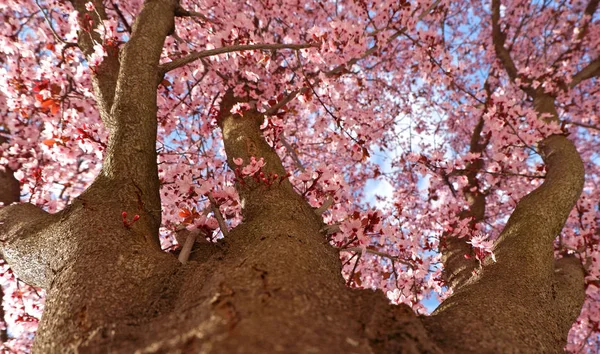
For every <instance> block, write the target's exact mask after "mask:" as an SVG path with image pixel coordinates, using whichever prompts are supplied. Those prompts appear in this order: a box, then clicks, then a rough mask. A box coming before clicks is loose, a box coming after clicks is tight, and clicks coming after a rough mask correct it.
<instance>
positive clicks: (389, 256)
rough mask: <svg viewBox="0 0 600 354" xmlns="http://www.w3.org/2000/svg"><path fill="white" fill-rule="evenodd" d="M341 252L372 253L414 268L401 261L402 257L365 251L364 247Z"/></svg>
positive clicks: (369, 250) (371, 250) (349, 248)
mask: <svg viewBox="0 0 600 354" xmlns="http://www.w3.org/2000/svg"><path fill="white" fill-rule="evenodd" d="M340 251H343V252H356V253H360V254H361V255H362V254H363V253H370V254H374V255H376V256H379V257H383V258H387V259H389V260H392V261H395V262H398V263H401V264H404V265H405V266H408V267H411V268H412V267H413V265H412V264H410V263H409V262H407V261H404V260H402V259H400V257H398V256H392V255H390V254H387V253H384V252H379V251H376V250H373V249H370V248H364V249H363V248H362V247H346V248H341V249H340Z"/></svg>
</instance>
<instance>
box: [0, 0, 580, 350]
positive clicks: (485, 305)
mask: <svg viewBox="0 0 600 354" xmlns="http://www.w3.org/2000/svg"><path fill="white" fill-rule="evenodd" d="M81 4H82V3H81V2H77V1H76V7H77V6H81ZM100 5H101V3H99V2H98V4H97V7H99V6H100ZM176 9H177V5H176V2H174V1H169V0H153V1H146V2H145V4H144V8H143V10H142V12H141V13H140V14H139V16H138V17H137V20H136V23H135V25H134V27H133V33H132V35H131V39H130V41H129V42H128V43H127V45H126V46H125V48H124V49H123V50H122V51H123V52H122V53H121V55H120V56H118V58H119V59H118V60H112V59H111V60H107V61H106V62H105V63H103V64H102V65H103V67H101V68H99V70H98V74H97V77H96V78H95V79H96V80H99V81H98V82H97V83H96V84H95V90H96V93H97V97H98V99H99V100H101V102H100V103H99V106H100V107H101V112H102V119H103V121H104V122H105V124H106V125H107V126H109V127H110V129H111V135H110V141H109V145H108V146H109V147H108V150H107V156H106V158H105V161H104V165H103V169H102V172H101V174H100V175H99V176H98V178H97V179H96V180H95V181H94V183H93V184H92V185H91V186H90V187H89V188H88V189H87V190H86V191H85V192H84V193H83V194H82V195H81V196H79V197H78V198H76V199H75V200H74V201H73V202H72V203H71V204H70V205H69V206H68V207H67V208H66V209H65V210H63V211H61V212H59V213H56V214H53V215H50V214H48V213H46V212H44V211H42V210H40V209H39V208H37V207H34V206H32V205H30V204H20V205H12V206H8V207H4V208H2V209H0V221H1V222H2V223H1V224H0V234H1V235H2V237H3V238H2V239H3V241H4V242H3V244H2V254H3V256H4V258H5V259H6V260H7V261H8V262H9V263H10V265H11V267H12V268H13V269H14V271H15V273H16V274H18V276H19V277H20V278H22V279H23V280H24V281H26V282H28V283H30V284H33V285H36V286H41V287H43V288H45V289H46V290H47V302H46V308H45V312H44V315H43V318H42V320H41V323H40V326H39V330H38V333H37V335H36V338H35V342H34V352H36V353H66V352H86V353H87V352H92V353H95V352H98V353H105V352H113V353H132V352H137V353H164V352H169V353H190V352H199V353H200V352H201V353H276V352H284V353H441V352H470V353H480V352H507V353H508V352H511V353H512V352H545V353H548V352H559V351H561V350H562V347H563V346H564V344H565V342H566V336H567V332H568V329H569V328H570V326H571V324H572V322H573V321H574V319H575V318H576V316H577V314H578V312H579V310H580V308H581V305H582V302H583V295H584V291H583V272H582V269H581V266H580V265H579V264H578V263H577V261H576V260H574V259H571V258H563V259H562V260H561V261H559V262H558V264H557V265H556V266H555V265H554V257H553V252H552V240H553V239H554V237H555V236H556V234H557V233H558V232H559V231H560V229H561V228H562V226H563V224H564V222H565V219H566V217H567V215H568V213H569V211H570V210H571V208H572V207H573V204H574V203H575V201H576V200H577V198H578V196H579V193H580V192H581V188H582V179H583V166H582V164H581V160H580V158H579V155H578V154H577V151H575V148H574V146H573V144H572V143H571V142H570V141H568V140H567V139H566V138H565V137H564V136H552V137H550V138H548V139H546V140H545V141H544V148H543V150H544V157H545V161H546V163H547V170H548V175H547V177H546V180H545V182H544V184H543V185H542V186H541V187H539V188H538V189H537V190H535V191H534V192H532V193H531V194H529V195H528V196H527V197H525V198H523V200H522V201H521V202H520V203H519V204H518V206H517V208H516V210H515V212H514V214H513V215H512V217H511V218H510V220H509V222H508V224H507V226H506V228H505V230H504V232H503V233H502V235H501V240H500V241H499V243H498V245H497V251H496V253H497V255H496V256H497V260H498V261H497V263H493V264H492V263H490V264H485V265H484V267H483V270H482V272H481V273H480V275H479V276H478V277H474V278H470V279H469V280H468V282H467V283H466V284H462V285H461V287H460V289H459V291H457V292H456V293H455V294H454V295H453V296H452V297H451V298H449V299H448V300H447V301H445V302H444V303H443V304H442V305H441V306H440V308H439V309H438V310H437V311H436V313H435V314H434V316H432V317H422V318H418V317H417V316H416V315H414V313H413V312H412V311H411V310H410V309H409V308H408V307H407V306H405V305H400V306H394V305H390V304H389V302H388V300H387V298H386V297H385V296H384V295H383V294H382V293H381V292H379V291H377V292H373V291H357V290H352V289H349V288H347V287H346V286H345V283H344V281H343V279H342V276H341V266H340V261H339V254H338V251H337V250H335V249H334V248H332V247H330V245H329V244H328V242H327V241H326V238H325V236H324V235H323V234H322V233H321V232H320V229H321V228H322V226H323V224H322V220H321V218H320V216H319V215H317V214H316V213H315V212H314V210H313V209H312V208H311V207H310V206H309V205H308V203H307V202H306V201H305V200H304V199H303V198H302V197H301V196H300V195H298V194H297V193H296V192H295V191H294V190H293V188H292V186H291V184H290V183H289V181H288V180H287V179H285V178H281V176H285V174H286V173H285V172H286V171H285V170H284V168H283V166H282V164H281V161H280V159H279V157H278V156H277V154H276V152H275V151H274V150H273V149H272V148H271V147H270V146H269V145H268V144H267V143H266V142H265V140H264V139H263V137H262V133H261V131H260V128H259V127H260V123H261V122H262V119H263V117H262V116H261V115H260V114H259V113H258V112H256V111H250V112H246V114H245V115H244V117H240V116H238V115H232V114H231V113H229V112H230V109H231V107H232V106H233V104H234V103H235V102H237V101H238V100H240V99H241V98H236V97H234V96H233V94H232V93H231V91H229V92H227V93H225V94H224V97H223V98H222V100H221V114H220V118H219V126H220V128H221V130H222V132H223V137H224V144H225V149H226V152H227V156H228V162H229V165H230V167H231V168H233V169H235V168H236V165H235V164H233V159H237V158H241V159H243V161H244V163H245V164H247V163H248V162H249V160H250V157H251V156H254V157H256V158H261V157H262V158H263V159H264V160H265V162H266V165H265V166H264V167H263V169H262V172H263V173H264V174H265V175H269V174H270V175H271V176H273V175H274V174H277V175H278V176H279V181H281V183H279V182H276V183H273V184H271V185H268V184H266V183H263V182H260V181H257V180H255V179H253V178H251V177H246V178H244V179H243V182H238V183H237V185H236V188H237V190H238V192H239V195H240V198H241V200H242V202H243V216H244V221H243V223H242V224H241V225H239V226H238V227H236V228H235V229H234V230H232V231H231V232H230V234H229V236H228V237H227V238H226V239H225V240H224V241H220V242H218V243H215V244H211V243H205V244H198V245H197V246H196V248H195V249H194V250H193V253H192V255H193V256H192V258H191V259H190V261H189V262H187V263H186V264H185V265H181V264H180V263H179V262H178V261H177V259H176V258H175V256H173V255H172V254H169V253H164V252H162V251H161V250H160V249H159V248H158V243H157V238H158V227H159V225H160V200H159V197H158V189H159V182H158V176H157V169H156V152H155V146H154V144H155V140H156V86H157V83H158V82H159V79H160V75H159V74H160V73H159V68H158V62H159V58H160V53H161V50H162V45H163V42H164V39H165V37H166V36H167V34H168V33H169V32H170V31H171V30H172V28H173V26H174V22H173V18H174V15H175V12H176ZM99 13H102V11H99ZM82 45H83V44H82ZM115 72H118V76H115V75H114V73H115ZM102 73H109V74H107V76H108V78H107V79H102V77H103V76H102V75H103V74H102ZM115 77H117V80H116V82H114V80H115ZM103 80H104V81H103ZM111 80H112V81H111ZM111 82H114V83H113V84H111ZM100 91H101V92H100ZM102 107H103V108H102ZM109 107H110V109H109ZM123 212H126V213H127V215H126V216H124V214H123ZM134 215H139V220H137V221H135V222H133V219H132V218H133V216H134Z"/></svg>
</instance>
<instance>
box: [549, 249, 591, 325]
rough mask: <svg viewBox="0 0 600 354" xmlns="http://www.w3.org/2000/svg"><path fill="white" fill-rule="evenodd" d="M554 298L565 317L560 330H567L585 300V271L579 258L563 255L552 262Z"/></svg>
mask: <svg viewBox="0 0 600 354" xmlns="http://www.w3.org/2000/svg"><path fill="white" fill-rule="evenodd" d="M554 272H555V282H556V283H555V284H556V285H555V288H556V299H557V301H558V302H559V303H560V305H559V306H558V308H559V309H560V310H561V312H562V314H561V316H562V317H563V318H564V319H565V321H564V322H563V323H562V331H563V332H564V333H567V332H569V330H570V329H571V325H572V323H573V322H575V320H576V319H577V317H578V316H579V313H580V312H581V307H582V306H583V302H584V301H585V285H584V284H585V282H584V280H585V272H584V269H583V266H582V264H581V260H579V258H577V257H575V256H565V257H563V258H561V259H559V260H557V261H556V262H555V264H554Z"/></svg>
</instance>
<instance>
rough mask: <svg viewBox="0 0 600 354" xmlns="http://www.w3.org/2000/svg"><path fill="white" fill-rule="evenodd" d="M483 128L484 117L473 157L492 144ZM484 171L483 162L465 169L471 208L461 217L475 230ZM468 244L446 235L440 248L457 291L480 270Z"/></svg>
mask: <svg viewBox="0 0 600 354" xmlns="http://www.w3.org/2000/svg"><path fill="white" fill-rule="evenodd" d="M484 86H485V90H486V94H487V99H486V101H485V107H484V110H483V114H485V113H486V112H487V108H488V104H489V99H490V97H491V94H492V91H491V89H490V86H489V84H488V83H487V82H486V84H485V85H484ZM483 126H484V120H483V115H482V116H481V117H480V118H479V121H478V122H477V124H476V125H475V128H474V129H473V134H471V141H470V142H469V152H470V153H473V154H482V153H483V151H484V150H485V148H486V146H487V144H488V140H487V139H485V138H484V137H483V136H482V132H483ZM482 167H483V159H478V160H475V161H473V162H472V163H469V164H467V166H466V167H465V174H464V176H465V177H467V185H466V186H464V187H463V188H462V193H463V196H464V198H465V200H466V202H467V204H468V206H469V208H468V209H466V210H463V211H461V212H460V213H459V215H458V217H459V218H460V219H461V220H464V219H468V220H469V226H470V228H472V229H473V228H474V226H475V225H476V224H478V223H480V222H481V221H483V219H484V218H485V194H483V193H482V192H481V190H480V186H479V179H478V178H477V174H478V173H479V172H480V171H481V168H482ZM467 241H468V238H467V237H463V238H458V237H452V236H451V235H449V234H448V233H446V234H444V235H443V239H442V245H440V251H441V253H442V263H443V264H444V271H443V277H444V280H445V281H446V284H447V285H448V286H449V287H451V288H452V289H453V290H455V291H456V290H458V288H460V287H461V286H463V285H464V284H466V283H467V282H468V281H469V279H471V277H472V276H473V271H474V270H475V269H477V268H478V267H479V261H478V260H477V259H476V258H475V254H474V252H473V248H472V247H471V245H470V244H468V243H467Z"/></svg>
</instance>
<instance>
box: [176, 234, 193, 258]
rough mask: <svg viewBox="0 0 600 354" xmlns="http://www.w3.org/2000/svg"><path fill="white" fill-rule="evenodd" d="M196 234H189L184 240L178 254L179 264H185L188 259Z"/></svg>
mask: <svg viewBox="0 0 600 354" xmlns="http://www.w3.org/2000/svg"><path fill="white" fill-rule="evenodd" d="M196 235H197V232H190V233H189V234H188V236H187V237H186V238H185V242H184V243H183V248H182V249H181V253H179V258H178V259H179V262H180V263H181V264H186V263H187V261H188V259H189V258H190V252H191V251H192V246H194V243H195V242H196Z"/></svg>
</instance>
